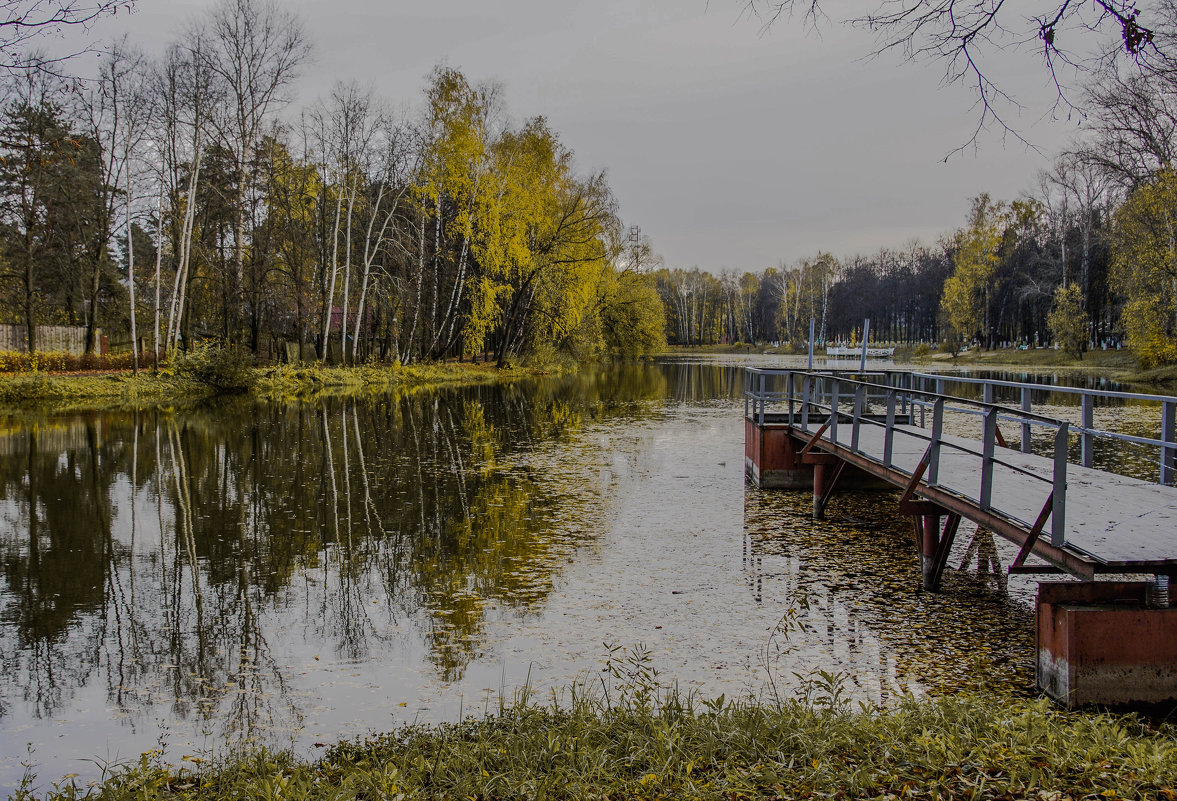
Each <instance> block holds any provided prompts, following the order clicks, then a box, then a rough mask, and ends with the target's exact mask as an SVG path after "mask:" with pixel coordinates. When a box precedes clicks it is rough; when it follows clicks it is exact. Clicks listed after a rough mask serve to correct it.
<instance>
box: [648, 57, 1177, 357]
mask: <svg viewBox="0 0 1177 801" xmlns="http://www.w3.org/2000/svg"><path fill="white" fill-rule="evenodd" d="M1083 110H1084V113H1085V114H1086V124H1085V126H1084V135H1083V137H1082V138H1081V139H1080V140H1078V141H1077V142H1076V143H1075V144H1074V145H1073V146H1072V147H1071V148H1069V149H1068V150H1067V151H1065V152H1063V153H1061V154H1060V155H1059V156H1058V157H1057V159H1056V160H1055V162H1054V164H1053V166H1052V168H1051V169H1050V170H1046V171H1043V172H1041V173H1040V174H1039V175H1037V176H1036V178H1035V180H1034V185H1033V187H1031V188H1029V189H1028V190H1027V191H1026V192H1025V193H1023V195H1022V196H1021V197H1019V198H1017V199H1014V200H1012V201H1009V202H1006V201H1000V200H995V199H993V198H991V197H990V196H989V195H987V194H979V195H977V196H976V197H974V198H973V200H972V202H971V204H970V211H969V214H968V216H967V219H966V220H965V224H964V225H963V226H962V227H961V228H960V229H958V230H956V231H953V232H950V233H946V234H945V235H944V236H942V237H941V238H940V239H939V240H938V241H937V242H936V244H935V245H931V246H926V245H921V244H919V243H912V244H910V245H908V246H906V247H904V248H902V249H900V250H881V251H879V252H878V253H875V254H873V255H870V256H861V255H859V256H853V257H849V258H842V259H838V258H835V257H834V256H832V255H830V254H828V253H819V254H817V255H816V256H814V257H813V258H808V259H803V260H801V261H800V262H799V263H797V264H794V265H788V266H787V265H781V266H778V267H774V268H769V269H766V270H764V271H763V272H762V273H759V274H748V275H737V274H734V273H721V274H720V275H719V276H718V277H717V276H714V275H712V274H709V273H706V272H702V271H700V270H697V269H694V270H681V269H663V270H660V271H659V272H657V273H656V278H657V284H658V290H659V293H660V295H661V297H662V302H663V305H664V306H665V309H666V320H667V337H668V339H669V341H670V342H671V343H675V344H704V343H719V342H758V341H781V342H791V343H794V344H797V345H802V344H804V342H805V340H806V339H807V338H808V326H809V320H810V319H811V318H812V319H813V320H815V324H816V334H815V339H816V340H817V341H819V342H826V341H834V340H848V339H854V338H856V337H857V336H859V335H860V329H861V326H862V323H863V320H864V319H865V318H869V319H870V321H871V338H872V339H879V340H891V341H899V342H928V343H946V344H947V345H948V346H950V347H953V348H955V347H960V345H961V344H962V343H965V342H968V341H976V342H978V343H980V344H981V345H982V346H985V347H989V346H996V345H999V344H1003V343H1009V344H1014V343H1022V344H1027V345H1034V344H1048V343H1057V344H1058V345H1059V346H1060V347H1063V348H1066V349H1067V350H1071V351H1074V352H1076V353H1080V354H1081V353H1082V352H1083V351H1084V350H1085V349H1086V348H1088V347H1090V346H1092V345H1095V346H1101V345H1102V344H1104V343H1110V344H1119V343H1120V342H1122V341H1126V342H1127V343H1128V344H1129V345H1130V346H1131V347H1132V348H1133V350H1134V351H1135V352H1136V354H1137V355H1138V356H1139V357H1140V359H1141V362H1142V363H1143V364H1144V365H1146V366H1152V365H1160V364H1166V363H1175V362H1177V172H1175V171H1174V168H1173V165H1174V156H1175V154H1177V70H1174V69H1170V68H1168V67H1167V66H1165V65H1164V64H1160V65H1157V66H1155V68H1154V67H1149V66H1148V65H1145V66H1144V68H1141V67H1140V65H1133V67H1132V68H1131V69H1122V70H1121V69H1117V68H1114V67H1108V68H1107V69H1105V70H1103V71H1100V72H1098V73H1097V74H1096V75H1095V76H1094V77H1093V79H1092V81H1091V83H1090V84H1089V85H1088V87H1087V88H1086V91H1085V94H1084V109H1083Z"/></svg>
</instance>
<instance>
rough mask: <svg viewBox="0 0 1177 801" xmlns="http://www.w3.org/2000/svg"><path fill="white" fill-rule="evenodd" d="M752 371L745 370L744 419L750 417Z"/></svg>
mask: <svg viewBox="0 0 1177 801" xmlns="http://www.w3.org/2000/svg"><path fill="white" fill-rule="evenodd" d="M751 395H752V373H750V372H749V371H748V370H745V371H744V419H745V420H747V419H748V404H749V403H750V402H751V400H752V398H751Z"/></svg>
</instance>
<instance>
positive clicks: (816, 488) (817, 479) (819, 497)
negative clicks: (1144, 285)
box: [809, 454, 846, 520]
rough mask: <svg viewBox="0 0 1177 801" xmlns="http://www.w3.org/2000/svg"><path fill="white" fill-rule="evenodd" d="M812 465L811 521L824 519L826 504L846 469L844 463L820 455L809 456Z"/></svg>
mask: <svg viewBox="0 0 1177 801" xmlns="http://www.w3.org/2000/svg"><path fill="white" fill-rule="evenodd" d="M809 460H810V461H813V462H814V465H813V519H814V520H825V519H826V504H827V503H829V500H830V496H831V495H833V494H834V490H835V489H836V488H837V486H838V479H840V478H841V477H842V472H843V471H844V470H845V469H846V463H845V462H843V461H842V460H841V459H838V458H836V457H833V456H827V455H825V454H820V455H817V456H812V455H811V456H810V457H809Z"/></svg>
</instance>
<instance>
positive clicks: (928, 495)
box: [783, 426, 1177, 581]
mask: <svg viewBox="0 0 1177 801" xmlns="http://www.w3.org/2000/svg"><path fill="white" fill-rule="evenodd" d="M783 428H786V429H787V430H788V432H789V435H790V436H794V437H796V438H797V439H799V440H801V441H804V442H808V441H809V440H810V439H811V438H812V436H813V435H812V433H807V432H805V431H803V430H801V429H797V428H794V427H793V426H783ZM813 449H814V450H820V451H821V452H822V454H821V455H823V456H827V458H828V456H834V457H836V458H838V459H840V460H842V461H844V462H847V463H848V464H851V465H853V466H854V467H857V468H858V469H860V470H862V471H864V472H867V473H870V474H871V475H873V476H875V477H877V478H880V479H882V480H884V481H886V482H887V483H889V484H893V485H894V486H895V487H896V488H898V489H903V488H904V487H906V486H907V484H908V482H909V481H910V480H911V476H910V475H908V474H907V473H904V472H902V471H900V470H897V469H895V468H888V467H884V466H883V464H882V463H881V462H878V461H876V460H874V459H872V458H871V457H869V456H864V455H863V454H860V453H855V452H853V451H851V450H850V449H849V448H846V447H843V446H841V445H837V444H835V443H832V442H830V441H829V440H827V439H825V438H821V439H818V440H817V441H815V442H814V443H813ZM916 493H917V494H918V495H919V496H920V497H922V498H924V499H925V500H927V501H930V502H932V503H934V504H936V505H937V506H939V507H941V508H943V509H944V510H945V511H946V512H953V513H955V514H958V515H960V516H961V517H963V518H965V519H966V520H971V521H973V522H974V523H976V524H977V525H979V526H981V527H983V528H986V529H988V530H990V531H992V532H994V533H995V534H999V535H1001V536H1002V537H1005V538H1006V539H1007V540H1009V541H1011V542H1013V543H1014V544H1016V545H1018V546H1019V547H1021V546H1022V545H1024V544H1025V542H1026V539H1027V537H1029V535H1030V532H1029V530H1028V528H1026V527H1024V524H1022V523H1018V522H1014V521H1012V520H1010V519H1008V518H1006V517H1002V516H1000V515H995V514H993V513H991V512H986V511H983V510H981V509H980V508H978V506H977V505H976V502H975V501H972V500H970V499H968V498H964V497H962V496H960V495H957V494H955V493H952V492H947V491H945V490H942V489H939V488H937V487H929V486H927V485H926V484H920V485H919V486H918V487H917V488H916ZM1031 553H1033V554H1034V555H1035V556H1038V557H1041V558H1042V559H1043V560H1045V561H1046V562H1048V563H1049V564H1051V565H1054V566H1055V567H1057V568H1059V569H1060V570H1063V571H1064V572H1066V573H1070V574H1071V575H1073V576H1075V577H1076V578H1080V579H1083V580H1085V581H1090V580H1092V579H1093V578H1094V577H1095V574H1096V573H1168V572H1170V571H1173V570H1174V569H1177V562H1170V561H1166V562H1165V563H1164V564H1163V565H1154V564H1153V563H1151V562H1149V563H1144V562H1139V563H1133V564H1132V565H1130V566H1129V565H1105V564H1103V563H1101V562H1098V561H1096V560H1094V559H1089V558H1085V557H1083V556H1080V555H1079V554H1076V553H1073V552H1070V551H1065V550H1062V549H1060V548H1056V547H1054V546H1053V545H1051V544H1050V543H1049V541H1047V540H1045V539H1044V538H1042V537H1039V538H1038V539H1037V540H1036V541H1035V542H1034V545H1033V548H1032V550H1031Z"/></svg>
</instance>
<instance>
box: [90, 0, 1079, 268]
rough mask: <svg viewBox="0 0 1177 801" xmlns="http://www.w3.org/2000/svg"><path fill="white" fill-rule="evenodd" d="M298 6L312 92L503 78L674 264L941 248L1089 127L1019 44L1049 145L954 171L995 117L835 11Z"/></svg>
mask: <svg viewBox="0 0 1177 801" xmlns="http://www.w3.org/2000/svg"><path fill="white" fill-rule="evenodd" d="M212 2H213V0H139V2H138V4H137V9H136V12H135V13H134V14H132V15H130V16H124V15H119V16H118V17H117V18H115V19H112V20H107V21H105V22H103V23H101V24H100V25H99V26H97V27H96V28H95V30H93V31H91V36H92V37H94V38H99V39H105V38H110V37H114V36H117V35H120V34H121V33H122V32H124V31H125V32H126V33H128V34H129V35H130V38H131V39H132V40H133V41H135V42H137V43H139V44H140V46H142V47H143V48H144V49H146V50H147V51H148V52H150V53H153V54H154V53H158V52H160V51H162V49H163V47H164V46H165V45H166V44H167V43H168V42H169V41H172V40H173V39H175V38H176V37H177V36H178V35H179V34H180V31H181V29H182V27H183V25H184V23H185V22H186V21H187V20H189V19H190V18H192V17H195V16H198V15H199V14H200V13H201V12H202V10H203V9H204V8H206V7H207V6H210V5H211V4H212ZM281 3H282V5H283V6H285V7H287V8H289V9H290V10H292V11H294V12H295V13H297V14H298V15H299V16H301V18H302V19H303V21H304V22H305V24H306V28H307V31H308V32H309V34H310V37H311V39H312V40H313V41H314V44H315V60H314V63H313V64H311V65H310V66H309V67H308V68H307V69H306V70H305V73H304V76H303V78H302V80H301V81H300V84H299V91H298V97H299V99H298V103H299V104H303V103H309V102H312V101H313V100H314V99H316V98H317V97H319V96H321V95H323V94H325V93H326V92H327V91H328V90H329V89H330V87H331V86H332V84H334V83H335V82H336V81H351V80H358V81H360V82H361V83H364V84H370V85H371V86H372V87H373V88H374V89H375V90H376V91H377V92H378V93H379V94H380V95H382V96H384V97H385V98H387V99H388V100H389V101H391V102H392V103H393V104H394V105H409V104H416V103H418V102H419V98H420V97H421V91H422V88H423V87H424V84H425V79H426V77H427V75H428V74H429V72H430V70H431V69H432V68H433V67H434V66H435V65H437V64H438V63H445V64H447V65H449V66H451V67H456V68H459V69H461V70H462V71H463V72H464V73H465V74H466V75H467V76H468V77H469V78H470V79H471V80H472V81H475V82H478V81H484V80H494V81H498V82H500V83H502V84H503V86H504V89H505V96H506V101H507V106H508V110H509V112H510V114H511V116H512V118H513V119H514V120H516V121H520V120H523V119H525V118H527V117H530V116H534V115H537V114H542V115H544V116H546V117H547V118H548V119H549V120H550V122H551V124H552V127H553V128H554V130H556V131H557V132H558V133H559V135H560V137H561V138H562V140H563V141H564V142H565V143H566V144H567V145H568V146H569V147H571V148H572V149H573V150H574V151H575V152H576V157H577V163H578V165H579V167H580V168H581V169H582V170H584V171H588V170H594V169H601V168H604V169H606V170H608V173H609V178H610V183H611V185H612V186H613V189H614V191H615V193H616V194H617V197H618V200H619V201H620V204H621V213H622V215H623V217H624V219H625V221H626V223H627V224H636V225H640V226H641V228H642V231H643V233H644V234H646V235H648V236H649V237H650V238H651V240H652V242H653V245H654V247H655V249H656V250H657V251H658V252H660V253H661V254H662V255H663V256H664V257H665V259H666V262H667V264H668V265H669V266H671V267H683V268H689V267H694V266H698V267H701V268H703V269H707V270H710V271H712V272H715V273H718V272H719V271H721V270H723V269H734V270H752V271H759V270H762V269H764V268H765V267H769V266H776V265H777V264H779V263H781V262H785V263H790V264H791V263H793V262H795V261H796V260H797V259H800V258H803V257H806V256H810V255H812V254H814V253H816V252H817V251H818V250H819V249H820V250H828V251H831V252H833V253H834V254H835V255H838V256H848V255H852V254H854V253H869V252H873V251H875V250H877V249H878V248H880V247H899V246H902V245H903V244H904V243H905V242H907V241H909V240H910V239H912V238H913V237H918V238H920V239H922V240H924V241H925V242H930V241H932V240H934V239H935V238H936V237H937V236H938V235H940V234H941V233H945V232H947V231H950V230H951V229H953V228H955V227H957V226H959V225H960V224H961V223H962V222H963V220H964V215H965V212H966V209H967V207H968V202H969V198H970V197H972V196H974V195H976V194H978V193H979V192H989V193H990V194H991V195H993V196H994V197H998V198H1003V199H1012V198H1013V197H1015V196H1017V195H1018V194H1019V193H1020V192H1023V191H1025V190H1028V189H1030V188H1031V187H1032V186H1033V184H1034V181H1035V173H1036V172H1037V171H1038V170H1040V169H1043V168H1045V167H1048V166H1049V162H1050V159H1051V158H1053V156H1054V155H1055V154H1056V153H1057V151H1058V150H1059V149H1060V148H1061V147H1063V146H1064V145H1065V144H1066V143H1067V142H1068V141H1069V140H1070V139H1071V138H1073V137H1074V136H1075V135H1076V133H1077V131H1078V128H1077V125H1076V124H1075V123H1074V122H1073V121H1067V120H1058V119H1053V118H1052V116H1051V115H1050V114H1049V110H1050V101H1051V98H1052V94H1051V92H1050V90H1049V87H1047V86H1046V85H1045V84H1046V81H1045V75H1044V73H1043V70H1042V68H1041V65H1040V63H1039V62H1038V60H1037V59H1036V58H1035V57H1034V56H1033V55H1032V54H1030V53H1026V54H1023V55H1021V56H1010V57H1008V58H1003V59H1002V60H1001V62H1000V63H999V64H995V65H994V68H995V70H999V73H998V74H999V77H1000V78H1001V80H1002V81H1003V82H1004V85H1005V86H1006V87H1007V88H1011V89H1013V90H1015V91H1016V92H1017V93H1018V94H1019V95H1020V96H1021V98H1022V99H1023V100H1024V101H1026V110H1025V111H1024V112H1023V113H1022V114H1021V116H1019V117H1014V118H1012V121H1013V122H1014V123H1015V124H1016V126H1017V127H1018V129H1019V130H1020V131H1021V132H1022V133H1023V134H1024V135H1025V136H1027V137H1028V138H1029V139H1030V140H1031V141H1033V142H1034V144H1035V145H1036V146H1037V147H1038V148H1039V149H1040V150H1041V151H1043V154H1039V153H1036V152H1034V151H1032V150H1030V149H1028V148H1026V147H1025V146H1024V145H1022V144H1020V143H1018V142H1016V141H1012V140H1010V139H1009V138H1008V137H1007V138H1006V140H1005V141H1004V142H1003V140H1002V137H1001V136H1000V133H999V132H996V131H993V132H990V133H988V134H985V135H983V136H982V138H981V141H980V148H979V150H977V151H976V152H974V151H972V150H968V151H966V152H965V153H963V154H959V155H955V156H952V157H950V158H949V159H948V161H947V163H944V158H945V156H946V155H948V154H949V153H950V152H951V151H952V150H953V149H954V148H956V147H957V146H959V145H960V144H962V143H963V142H966V141H967V140H968V139H969V137H970V136H971V133H972V130H973V128H974V127H975V125H976V122H977V115H976V112H975V111H973V110H972V106H973V102H974V97H973V96H972V95H971V94H970V93H969V91H968V89H967V88H965V87H963V86H942V85H941V83H942V81H941V79H942V77H943V65H941V64H936V63H905V62H903V61H902V60H901V59H900V58H898V57H897V56H884V57H882V58H879V59H874V60H872V59H869V58H865V56H867V54H869V52H870V50H871V47H872V41H873V40H872V39H871V37H870V35H869V34H867V33H865V32H861V31H855V30H851V29H848V28H846V27H843V26H839V25H837V24H835V23H833V22H831V23H830V24H826V25H823V26H822V28H821V30H820V31H819V33H817V34H815V33H813V32H812V31H806V30H805V29H804V26H802V25H801V24H800V23H799V22H797V21H789V20H785V21H781V22H778V23H777V24H776V25H775V26H774V27H772V28H771V29H770V30H769V31H767V32H764V31H763V30H762V21H761V20H757V19H755V18H750V17H748V16H747V15H744V14H742V11H743V0H710V2H708V0H595V1H594V2H569V1H568V0H432V1H430V0H420V1H419V2H404V1H403V0H281ZM827 5H828V6H829V7H830V9H831V11H836V10H837V9H839V8H842V7H845V6H846V5H847V4H835V3H833V2H829V3H827ZM850 5H851V11H850V13H854V10H855V9H854V6H853V4H850ZM866 8H869V6H868V5H866V4H864V5H863V6H862V9H858V11H859V12H860V13H861V11H862V10H864V9H866Z"/></svg>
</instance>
